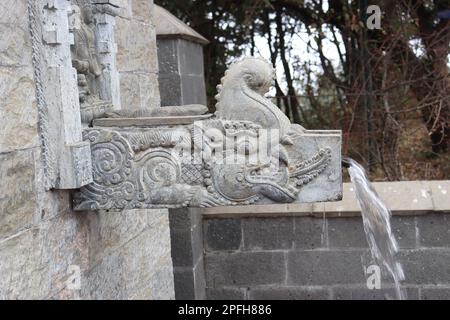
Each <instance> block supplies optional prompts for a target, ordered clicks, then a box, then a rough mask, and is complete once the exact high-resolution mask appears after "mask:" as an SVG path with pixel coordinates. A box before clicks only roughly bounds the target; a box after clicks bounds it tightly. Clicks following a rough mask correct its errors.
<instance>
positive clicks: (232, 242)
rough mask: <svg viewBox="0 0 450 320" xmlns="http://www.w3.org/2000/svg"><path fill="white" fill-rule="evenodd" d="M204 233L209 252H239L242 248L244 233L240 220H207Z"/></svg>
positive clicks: (206, 247)
mask: <svg viewBox="0 0 450 320" xmlns="http://www.w3.org/2000/svg"><path fill="white" fill-rule="evenodd" d="M203 232H204V239H205V240H204V241H205V249H206V250H207V251H217V250H238V249H239V248H240V247H241V242H242V231H241V220H239V219H213V220H205V222H204V225H203Z"/></svg>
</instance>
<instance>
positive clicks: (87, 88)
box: [69, 0, 119, 123]
mask: <svg viewBox="0 0 450 320" xmlns="http://www.w3.org/2000/svg"><path fill="white" fill-rule="evenodd" d="M116 14H117V8H116V7H115V6H112V5H109V4H99V3H91V1H89V0H76V1H74V3H73V4H72V5H71V9H70V12H69V28H70V30H71V32H72V33H73V36H74V43H73V45H72V46H71V53H72V65H73V67H74V68H75V69H76V70H77V83H78V92H79V102H80V108H81V110H80V112H81V120H82V122H83V123H90V122H91V121H92V120H93V119H94V118H97V117H102V116H104V115H105V113H106V112H108V111H112V110H113V109H114V108H115V106H114V103H113V101H112V100H113V95H114V94H113V93H112V91H117V93H116V94H118V91H119V89H118V87H119V85H118V74H117V70H115V55H114V54H115V52H113V50H109V49H108V42H107V43H106V45H105V43H104V42H102V41H101V39H99V38H102V37H106V38H107V39H108V40H109V38H111V37H113V34H112V32H113V30H112V27H110V28H106V29H105V28H101V31H100V30H99V25H101V24H107V21H108V18H107V17H109V19H110V20H109V24H111V25H112V26H113V25H114V16H115V15H116ZM105 34H106V35H105ZM113 45H114V43H113ZM105 54H112V59H106V60H105V59H104V58H103V59H102V58H101V57H102V56H105ZM102 60H103V61H102ZM111 61H112V62H111ZM111 63H113V64H114V65H113V66H111ZM105 74H107V75H108V76H106V77H105ZM111 74H113V75H114V76H113V77H111ZM113 81H115V82H117V83H113ZM115 100H117V99H115ZM117 103H118V101H116V104H117ZM116 107H118V106H116Z"/></svg>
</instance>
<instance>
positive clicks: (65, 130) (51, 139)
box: [28, 0, 92, 189]
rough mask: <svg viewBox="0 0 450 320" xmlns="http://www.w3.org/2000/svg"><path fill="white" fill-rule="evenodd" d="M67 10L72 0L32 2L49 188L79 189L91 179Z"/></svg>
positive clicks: (39, 108) (31, 26)
mask: <svg viewBox="0 0 450 320" xmlns="http://www.w3.org/2000/svg"><path fill="white" fill-rule="evenodd" d="M68 9H69V2H68V1H67V0H29V1H28V13H29V22H30V24H29V28H30V33H31V39H32V49H33V67H34V78H35V84H36V99H37V105H38V112H39V127H40V134H41V140H42V146H43V147H42V150H43V161H44V163H45V166H44V168H45V169H44V170H45V187H46V189H51V188H58V189H75V188H79V187H81V186H83V185H85V184H87V183H89V182H91V181H92V169H91V163H90V147H89V143H87V142H83V141H82V128H81V121H80V105H79V102H78V91H77V84H76V71H75V70H74V69H73V68H72V64H71V57H70V43H71V40H72V39H71V36H70V33H69V28H68V16H67V11H68ZM79 159H86V160H85V161H83V163H81V162H80V161H79Z"/></svg>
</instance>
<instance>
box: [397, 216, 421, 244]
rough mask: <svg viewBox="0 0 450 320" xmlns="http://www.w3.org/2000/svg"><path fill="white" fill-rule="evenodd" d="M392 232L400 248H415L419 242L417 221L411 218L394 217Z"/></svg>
mask: <svg viewBox="0 0 450 320" xmlns="http://www.w3.org/2000/svg"><path fill="white" fill-rule="evenodd" d="M391 228H392V232H393V234H394V236H395V239H396V240H397V243H398V245H399V247H400V248H408V249H409V248H415V247H416V242H417V234H416V233H417V231H416V220H415V218H414V217H409V216H405V217H402V216H393V217H392V218H391Z"/></svg>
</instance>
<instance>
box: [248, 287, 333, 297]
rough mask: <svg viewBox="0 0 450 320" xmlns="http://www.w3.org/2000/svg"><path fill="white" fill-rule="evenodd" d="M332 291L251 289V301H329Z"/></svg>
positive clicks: (280, 288) (308, 288) (299, 288)
mask: <svg viewBox="0 0 450 320" xmlns="http://www.w3.org/2000/svg"><path fill="white" fill-rule="evenodd" d="M329 298H330V290H328V289H323V288H314V287H312V288H311V287H274V288H272V287H267V288H258V289H251V290H250V291H249V300H327V299H329Z"/></svg>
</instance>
